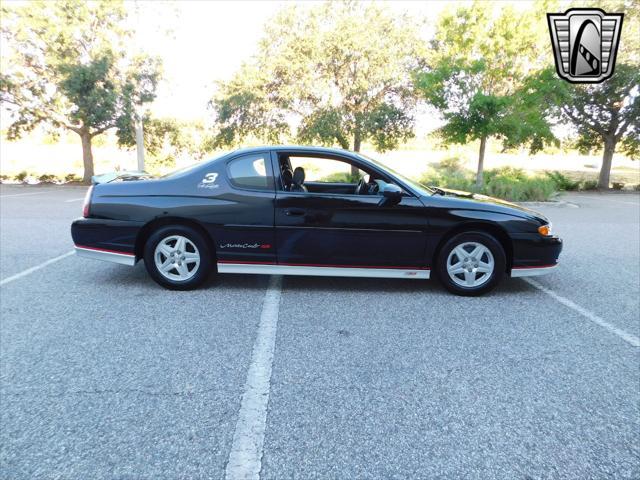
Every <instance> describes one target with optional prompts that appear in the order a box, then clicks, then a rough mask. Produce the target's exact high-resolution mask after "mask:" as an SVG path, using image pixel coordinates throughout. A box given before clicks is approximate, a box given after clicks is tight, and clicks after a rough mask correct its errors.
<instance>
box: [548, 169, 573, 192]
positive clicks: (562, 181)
mask: <svg viewBox="0 0 640 480" xmlns="http://www.w3.org/2000/svg"><path fill="white" fill-rule="evenodd" d="M544 173H545V175H546V176H547V177H549V178H550V179H551V180H552V181H553V183H555V184H556V188H557V189H558V190H579V189H580V181H579V180H578V181H574V180H571V179H570V178H569V177H567V176H566V175H563V174H562V173H560V172H559V171H557V170H555V171H553V172H544Z"/></svg>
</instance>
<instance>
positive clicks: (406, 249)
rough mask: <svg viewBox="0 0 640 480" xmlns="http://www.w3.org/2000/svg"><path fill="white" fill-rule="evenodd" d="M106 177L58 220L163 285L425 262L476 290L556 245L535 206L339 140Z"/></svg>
mask: <svg viewBox="0 0 640 480" xmlns="http://www.w3.org/2000/svg"><path fill="white" fill-rule="evenodd" d="M352 166H354V167H356V168H357V170H358V172H359V174H358V176H357V177H356V178H352V177H351V176H350V172H351V170H352V169H351V167H352ZM326 171H332V172H336V171H337V172H338V173H340V172H344V174H342V175H340V174H338V175H336V174H333V175H331V176H329V177H328V176H327V175H326V174H325V176H324V177H323V176H322V172H326ZM105 178H109V177H105ZM327 178H329V179H330V180H331V181H327ZM112 180H114V181H107V182H106V183H98V184H97V185H95V186H93V187H91V188H90V189H89V191H88V193H87V196H86V200H85V204H84V215H83V216H84V218H81V219H78V220H76V221H74V222H73V224H72V226H71V234H72V236H73V241H74V242H75V247H76V251H77V253H78V254H79V255H82V256H86V257H91V258H96V259H100V260H109V261H112V262H117V263H122V264H125V265H135V263H136V262H137V261H138V260H141V259H144V263H145V266H146V268H147V270H148V272H149V274H150V275H151V277H152V278H153V279H154V280H155V281H156V282H158V283H159V284H160V285H162V286H164V287H166V288H170V289H177V290H187V289H192V288H195V287H197V286H198V285H200V284H201V283H202V282H203V281H204V280H205V279H206V278H207V277H208V276H209V274H210V273H212V272H215V273H246V274H285V275H322V276H344V277H389V278H415V279H427V278H430V277H431V275H432V274H433V275H434V276H437V277H438V278H439V279H440V281H441V282H442V283H443V285H444V286H445V287H446V288H447V289H449V290H450V291H451V292H453V293H456V294H459V295H479V294H482V293H485V292H487V291H489V290H491V289H492V288H494V287H495V286H496V285H497V284H498V283H499V282H500V280H501V279H502V278H503V277H504V276H505V274H506V275H510V276H511V277H522V276H530V275H542V274H544V273H548V272H550V271H552V270H553V269H554V268H556V266H557V262H558V256H559V254H560V251H561V250H562V241H561V240H560V239H559V238H558V237H557V236H555V235H553V233H552V231H551V225H550V223H549V222H548V220H547V219H546V218H545V217H544V216H542V215H540V214H538V213H536V212H533V211H531V210H528V209H526V208H522V207H519V206H517V205H514V204H511V203H507V202H504V201H501V200H497V199H494V198H490V197H486V196H483V195H476V194H471V193H466V192H458V191H452V190H446V189H440V188H433V187H427V186H423V185H420V184H417V183H415V182H413V181H411V180H409V179H407V178H405V177H403V176H402V175H399V174H398V173H395V172H393V171H392V170H390V169H389V168H386V167H384V166H383V165H381V164H380V163H378V162H376V161H374V160H372V159H370V158H367V157H365V156H363V155H361V154H359V153H354V152H349V151H345V150H337V149H328V148H315V147H297V146H292V147H287V146H281V147H280V146H279V147H260V148H250V149H243V150H237V151H234V152H231V153H227V154H225V155H222V156H220V157H218V158H216V159H214V160H211V161H209V162H204V163H201V164H197V165H195V166H192V167H190V168H187V169H183V170H179V171H177V172H175V173H173V174H170V175H167V176H165V177H162V178H158V179H147V180H133V181H126V182H119V181H117V178H113V179H112Z"/></svg>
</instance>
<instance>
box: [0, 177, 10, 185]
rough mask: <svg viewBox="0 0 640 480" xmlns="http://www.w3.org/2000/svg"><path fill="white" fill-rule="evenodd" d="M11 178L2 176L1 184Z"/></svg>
mask: <svg viewBox="0 0 640 480" xmlns="http://www.w3.org/2000/svg"><path fill="white" fill-rule="evenodd" d="M9 178H10V177H9V175H0V183H4V182H6V181H7V180H9Z"/></svg>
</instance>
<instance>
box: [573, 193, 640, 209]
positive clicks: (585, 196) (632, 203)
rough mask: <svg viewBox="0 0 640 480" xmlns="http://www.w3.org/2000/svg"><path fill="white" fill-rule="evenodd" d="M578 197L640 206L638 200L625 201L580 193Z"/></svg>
mask: <svg viewBox="0 0 640 480" xmlns="http://www.w3.org/2000/svg"><path fill="white" fill-rule="evenodd" d="M578 198H586V199H587V200H602V201H605V202H613V203H624V204H626V205H633V206H635V207H637V206H640V203H638V202H625V201H624V200H617V199H616V200H614V199H613V198H605V197H588V196H587V195H580V197H578Z"/></svg>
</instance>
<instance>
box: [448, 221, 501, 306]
mask: <svg viewBox="0 0 640 480" xmlns="http://www.w3.org/2000/svg"><path fill="white" fill-rule="evenodd" d="M467 242H474V243H478V244H480V245H482V246H484V247H486V248H487V249H488V250H489V251H490V252H491V255H492V256H493V261H494V268H493V272H492V273H491V274H487V275H488V277H487V278H486V279H484V280H483V283H482V284H481V285H478V286H471V287H466V286H463V285H459V284H458V283H456V282H455V281H454V280H453V279H452V278H451V276H450V275H449V272H448V271H447V260H448V259H449V255H450V254H451V253H452V251H453V250H454V249H455V248H456V247H458V246H460V245H463V244H465V243H467ZM467 249H468V250H473V248H472V247H467ZM484 258H488V256H486V257H484ZM452 259H458V257H457V254H454V256H453V257H452ZM472 266H473V265H472ZM435 267H436V274H437V276H438V279H439V280H440V282H441V283H442V285H444V287H445V288H446V289H447V290H449V291H450V292H452V293H455V294H456V295H462V296H469V297H475V296H478V295H483V294H485V293H487V292H489V291H491V290H493V289H494V288H495V287H496V286H497V285H498V284H499V283H500V281H501V280H502V278H503V277H504V274H505V268H506V256H505V253H504V249H503V248H502V245H500V242H498V241H497V240H496V239H495V238H494V237H493V236H491V235H489V234H488V233H484V232H464V233H459V234H457V235H455V236H453V237H452V238H450V239H449V240H448V241H447V242H446V243H445V244H444V246H443V247H442V249H441V250H440V253H439V254H438V258H437V259H436V265H435ZM460 275H461V276H460V277H458V278H460V279H461V280H460V281H462V276H464V274H460ZM475 275H477V277H476V278H478V279H480V278H481V275H480V274H475ZM465 278H466V277H465Z"/></svg>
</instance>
